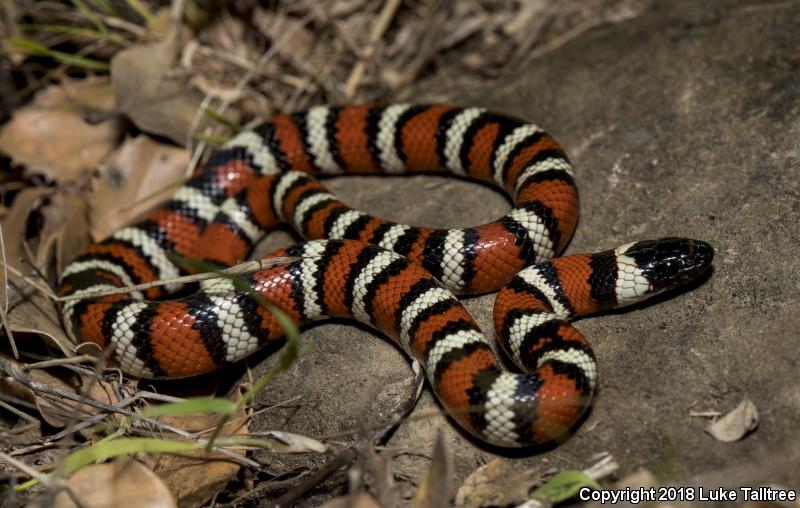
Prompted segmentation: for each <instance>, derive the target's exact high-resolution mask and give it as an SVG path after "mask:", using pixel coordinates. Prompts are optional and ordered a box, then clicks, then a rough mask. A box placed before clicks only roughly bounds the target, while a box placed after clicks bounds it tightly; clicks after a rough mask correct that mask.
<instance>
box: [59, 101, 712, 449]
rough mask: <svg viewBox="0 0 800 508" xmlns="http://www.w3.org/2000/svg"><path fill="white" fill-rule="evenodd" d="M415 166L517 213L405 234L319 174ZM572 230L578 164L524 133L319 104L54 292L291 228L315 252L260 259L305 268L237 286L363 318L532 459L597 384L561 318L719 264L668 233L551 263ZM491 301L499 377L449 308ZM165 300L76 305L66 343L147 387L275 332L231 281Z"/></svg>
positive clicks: (111, 280) (128, 279) (238, 255)
mask: <svg viewBox="0 0 800 508" xmlns="http://www.w3.org/2000/svg"><path fill="white" fill-rule="evenodd" d="M417 172H426V173H430V172H441V173H450V174H455V175H462V176H466V177H470V178H474V179H478V180H482V181H484V182H488V183H490V184H493V185H496V186H499V187H500V188H502V189H503V190H505V191H506V192H508V193H509V194H510V195H511V196H512V197H513V198H514V202H515V206H514V208H513V209H512V210H511V212H509V213H508V214H506V215H505V216H503V217H501V218H500V219H498V220H496V221H493V222H491V223H488V224H484V225H481V226H477V227H472V228H465V229H430V228H421V227H413V226H408V225H403V224H397V223H393V222H390V221H387V220H383V219H379V218H376V217H372V216H370V215H367V214H365V213H361V212H359V211H357V210H353V209H351V208H349V207H347V206H346V205H345V204H343V203H342V202H340V201H339V200H337V199H336V197H334V196H333V195H332V194H330V193H328V192H327V191H326V189H325V188H324V187H323V186H322V185H321V184H320V183H319V182H318V181H317V180H316V178H315V177H314V175H323V176H327V175H339V174H381V173H382V174H402V173H417ZM444 206H446V204H444ZM577 217H578V197H577V190H576V187H575V184H574V181H573V173H572V168H571V166H570V163H569V161H568V159H567V157H566V155H565V154H564V153H563V151H562V150H561V148H560V147H559V145H558V144H557V143H556V141H555V140H554V139H553V138H552V137H550V136H549V135H548V134H546V133H545V132H544V131H543V130H542V129H540V128H539V127H537V126H535V125H532V124H529V123H525V122H521V121H519V120H515V119H512V118H509V117H506V116H502V115H498V114H494V113H491V112H487V111H484V110H482V109H479V108H460V107H456V106H450V105H408V104H393V105H390V106H386V107H374V106H345V107H327V106H321V107H315V108H312V109H310V110H308V111H306V112H301V113H295V114H292V115H281V116H277V117H274V118H272V119H271V120H269V121H267V122H266V123H264V124H262V125H260V126H258V127H256V128H255V129H253V130H248V131H245V132H242V133H240V134H238V135H237V136H236V137H235V138H233V139H232V140H231V141H230V142H229V143H227V145H226V146H225V147H224V148H223V149H222V150H220V151H219V152H217V153H216V154H215V155H213V156H212V158H211V159H210V160H209V162H208V163H207V164H206V166H205V167H204V168H203V169H201V170H199V171H198V172H197V173H196V174H195V176H194V177H192V178H191V179H190V180H189V181H188V182H187V183H186V184H185V185H184V186H183V187H181V188H180V189H179V190H178V191H177V192H176V193H175V195H174V196H173V197H172V199H171V200H170V201H169V202H168V203H167V204H166V205H164V206H163V207H161V208H160V209H158V210H156V211H155V212H153V213H152V214H151V215H150V216H149V217H147V218H146V219H145V220H144V221H143V222H141V223H139V224H137V225H135V226H130V227H126V228H124V229H122V230H120V231H117V232H116V233H114V234H113V235H112V236H111V237H110V238H108V239H106V240H105V241H103V242H101V243H98V244H95V245H92V246H91V247H90V248H89V249H88V250H87V251H86V252H85V253H84V254H83V255H81V256H80V257H78V258H77V259H76V260H75V261H74V262H72V263H71V264H70V265H68V266H67V267H66V269H65V271H64V273H63V274H62V278H61V290H60V291H61V294H62V295H80V294H87V295H91V294H92V293H93V292H96V291H97V290H99V289H105V288H108V287H109V286H112V287H116V286H125V285H131V284H137V283H142V282H147V281H152V280H157V279H170V278H174V277H176V276H178V275H180V274H181V271H180V269H179V268H178V267H177V266H176V265H175V264H173V263H172V262H171V261H170V260H169V258H168V253H170V252H175V253H178V254H181V255H183V256H188V257H191V258H198V259H204V260H209V261H214V262H218V263H224V264H226V265H232V264H234V263H236V262H238V261H241V260H242V259H244V258H245V257H246V256H247V255H248V253H249V251H250V250H251V248H252V246H253V244H254V243H255V242H256V241H257V240H258V239H259V238H260V237H261V236H262V235H263V234H265V233H266V232H267V231H269V230H271V229H273V228H274V227H275V226H276V225H278V224H279V223H281V222H287V223H289V224H290V225H291V226H292V227H294V228H295V229H296V230H297V231H298V232H299V233H301V234H302V235H303V236H304V237H305V238H308V239H318V240H314V241H308V242H306V243H302V244H298V245H296V246H294V247H290V248H287V249H282V250H280V251H277V252H275V253H273V254H270V256H293V257H296V258H297V259H296V260H295V261H293V262H290V263H288V264H284V265H279V266H275V267H272V268H269V269H266V270H263V271H260V272H256V273H253V274H250V275H248V276H246V278H247V279H248V281H249V282H250V284H251V285H252V287H253V288H254V289H255V290H256V291H257V292H259V293H260V294H262V295H263V296H264V297H266V298H267V300H269V301H270V302H271V303H272V304H274V305H275V306H277V307H278V308H280V309H281V310H282V311H283V312H285V313H287V314H288V315H289V316H291V317H292V318H293V319H294V320H296V321H297V322H298V323H303V322H306V321H309V320H311V319H315V318H317V317H320V316H347V317H352V318H355V319H358V320H359V321H362V322H364V323H367V324H370V325H372V326H373V327H375V328H377V329H378V330H380V331H381V332H383V333H385V334H386V335H388V336H389V337H391V338H392V339H394V340H395V341H397V343H398V344H399V345H400V346H401V347H402V348H403V349H404V350H405V351H406V352H407V353H408V354H410V355H412V356H413V357H414V358H416V359H417V360H419V361H420V363H421V364H422V365H423V367H424V368H425V371H426V374H427V377H428V380H429V381H430V384H431V386H432V388H433V390H434V392H435V393H436V395H437V396H438V398H439V400H440V401H441V403H442V405H443V406H444V407H445V408H446V409H447V410H448V411H449V412H450V414H451V415H452V416H453V418H454V419H455V420H456V421H458V422H459V423H460V424H461V425H462V426H463V427H464V428H465V429H466V430H468V431H469V432H471V433H473V434H475V435H476V436H478V437H480V438H481V439H483V440H485V441H487V442H489V443H492V444H495V445H499V446H526V445H530V444H535V443H542V442H546V441H550V440H552V439H555V438H557V437H558V436H560V435H561V434H563V433H564V432H565V431H566V430H568V429H569V428H570V427H571V426H572V425H573V424H574V423H575V422H576V421H577V419H578V418H579V417H580V416H581V414H582V413H583V412H584V410H585V409H586V407H587V406H588V404H589V401H590V398H591V395H592V393H593V390H594V387H595V385H596V383H597V371H596V365H595V359H594V355H593V353H592V350H591V347H590V345H589V343H588V341H587V340H586V339H585V338H584V337H583V335H581V333H580V332H579V331H578V330H576V329H575V328H573V327H572V326H571V325H570V324H569V321H570V320H572V319H574V318H578V317H582V316H585V315H588V314H592V313H595V312H598V311H601V310H606V309H611V308H615V307H619V306H623V305H628V304H631V303H635V302H638V301H641V300H642V299H644V298H646V297H648V296H650V295H652V294H655V293H657V292H660V291H662V290H665V289H669V288H672V287H674V286H676V285H679V284H682V283H684V282H686V281H689V280H692V279H695V278H697V277H698V276H699V275H701V274H702V273H704V272H705V271H706V269H707V268H708V267H709V266H710V263H711V260H712V257H713V250H712V249H711V247H710V246H709V245H708V244H706V243H703V242H700V241H695V240H689V239H679V238H669V239H664V240H658V241H644V242H635V243H630V244H627V245H624V246H622V247H619V248H617V249H615V250H610V251H606V252H600V253H596V254H577V255H571V256H566V257H560V258H554V256H557V255H558V254H559V253H560V252H561V251H562V250H563V248H564V247H565V245H566V244H567V242H568V241H569V239H570V238H571V236H572V233H573V230H574V229H575V225H576V222H577ZM551 258H553V259H551ZM548 260H549V261H548ZM500 288H503V289H502V290H501V291H500V292H499V294H498V296H497V300H496V303H495V313H494V321H495V325H496V330H497V337H498V340H499V342H500V344H501V346H502V349H503V350H504V351H505V352H506V353H507V354H508V356H509V357H510V358H511V359H512V360H513V361H514V362H515V363H516V364H517V365H518V366H519V367H520V369H522V371H523V372H522V373H517V372H510V371H508V370H506V369H504V368H503V367H502V366H501V364H500V362H499V360H498V359H497V358H496V356H495V354H494V353H493V352H492V349H491V348H490V346H489V345H488V343H487V339H486V337H485V336H484V335H483V333H482V332H481V331H480V330H479V329H478V327H477V325H476V324H475V322H474V320H473V319H472V317H470V315H469V314H468V313H467V311H466V310H465V309H464V308H463V307H462V306H461V304H460V303H459V301H458V300H457V298H456V297H455V296H454V293H461V294H468V293H484V292H488V291H494V290H497V289H500ZM177 289H179V288H174V287H169V286H167V287H165V288H163V287H153V288H150V289H148V290H146V291H145V292H144V293H142V292H133V293H130V294H124V295H112V296H105V297H101V298H91V297H87V298H86V299H81V300H70V301H68V302H67V303H66V304H65V305H64V308H63V316H64V320H65V322H66V325H67V328H68V330H69V332H70V334H71V336H72V337H73V338H74V340H76V341H81V340H83V341H90V342H94V343H97V344H99V345H100V346H103V347H109V348H112V349H113V355H114V358H115V359H116V361H118V362H119V364H120V365H121V367H122V369H123V370H124V371H126V372H128V373H129V374H132V375H136V376H142V377H186V376H192V375H197V374H201V373H204V372H208V371H211V370H213V369H216V368H218V367H219V366H221V365H224V364H227V363H231V362H236V361H238V360H240V359H242V358H244V357H245V356H247V355H248V354H250V353H252V352H254V351H256V350H257V349H259V348H261V347H262V346H263V345H264V344H265V343H267V342H269V341H272V340H275V339H278V338H280V337H281V336H282V335H283V331H282V329H281V327H280V325H279V324H278V322H277V320H276V318H275V317H274V316H273V315H271V314H270V313H269V312H268V311H267V310H265V309H264V308H263V307H261V306H259V305H258V304H257V303H256V302H255V301H254V300H253V299H252V298H251V297H250V296H249V295H248V294H247V293H245V292H244V291H242V290H241V289H239V288H237V287H236V286H235V285H234V283H233V282H232V281H230V280H228V279H224V278H222V279H214V280H210V281H205V282H202V283H201V284H200V288H199V291H198V292H196V293H195V294H193V295H191V296H187V297H183V298H178V299H173V300H160V298H163V297H164V296H168V294H169V292H170V291H175V290H177Z"/></svg>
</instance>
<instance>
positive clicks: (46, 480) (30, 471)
mask: <svg viewBox="0 0 800 508" xmlns="http://www.w3.org/2000/svg"><path fill="white" fill-rule="evenodd" d="M0 460H2V461H4V462H6V463H8V464H9V465H10V466H12V467H14V468H15V469H18V470H20V471H22V472H23V473H25V474H26V475H28V476H29V477H31V478H34V479H36V480H38V481H39V483H41V484H42V485H44V486H50V485H52V483H53V482H51V481H50V480H51V478H50V476H49V475H45V474H42V473H40V472H39V471H37V470H35V469H34V468H32V467H30V466H29V465H27V464H25V463H24V462H20V461H19V460H17V459H15V458H14V457H12V456H10V455H7V454H5V453H2V452H0Z"/></svg>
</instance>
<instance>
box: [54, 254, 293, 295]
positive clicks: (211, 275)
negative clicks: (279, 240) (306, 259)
mask: <svg viewBox="0 0 800 508" xmlns="http://www.w3.org/2000/svg"><path fill="white" fill-rule="evenodd" d="M296 259H297V258H294V257H287V256H283V257H276V258H267V259H265V258H261V259H253V260H251V261H245V262H244V263H239V264H238V265H235V266H232V267H230V268H226V269H224V270H220V271H219V272H203V273H196V274H193V275H184V276H182V277H175V278H174V279H165V280H154V281H151V282H145V283H144V284H136V285H134V286H123V287H118V288H110V289H104V290H102V291H95V292H92V293H81V294H74V295H68V296H61V297H58V298H57V300H58V301H61V302H66V301H70V300H82V299H85V298H100V297H103V296H109V295H118V294H125V293H131V292H133V291H146V290H148V289H150V288H153V287H157V286H166V285H171V284H188V283H191V282H197V281H201V280H210V279H219V278H224V277H226V276H233V275H243V274H246V273H252V272H259V271H261V270H266V269H267V268H272V267H274V266H278V265H285V264H287V263H291V262H292V261H295V260H296Z"/></svg>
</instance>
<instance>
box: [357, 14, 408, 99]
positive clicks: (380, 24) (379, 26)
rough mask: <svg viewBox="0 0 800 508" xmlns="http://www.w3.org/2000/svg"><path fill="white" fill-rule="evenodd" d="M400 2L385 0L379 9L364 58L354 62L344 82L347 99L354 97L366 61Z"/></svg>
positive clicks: (362, 75)
mask: <svg viewBox="0 0 800 508" xmlns="http://www.w3.org/2000/svg"><path fill="white" fill-rule="evenodd" d="M401 1H402V0H387V1H386V3H385V4H383V9H381V13H380V16H379V17H378V21H377V22H376V23H375V25H374V26H373V29H372V33H371V34H370V35H369V42H368V44H367V49H366V50H364V56H365V58H361V59H359V60H358V61H357V62H356V64H355V65H354V66H353V68H352V69H351V70H350V76H348V77H347V81H346V82H345V85H344V94H345V96H347V97H348V98H351V99H352V98H353V97H354V96H355V93H356V89H357V88H358V85H359V84H360V83H361V79H362V78H363V77H364V69H365V68H366V60H368V59H370V58H372V54H373V52H374V51H375V44H377V43H378V41H379V40H380V38H381V37H382V36H383V34H384V32H386V30H387V29H388V28H389V24H390V23H391V22H392V19H393V18H394V15H395V13H396V12H397V9H398V7H400V3H401Z"/></svg>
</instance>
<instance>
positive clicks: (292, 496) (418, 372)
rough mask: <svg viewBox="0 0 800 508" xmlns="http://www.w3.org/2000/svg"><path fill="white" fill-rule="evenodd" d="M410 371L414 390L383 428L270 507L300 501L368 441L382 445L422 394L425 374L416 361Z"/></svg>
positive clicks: (334, 459) (313, 474) (366, 437)
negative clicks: (412, 371) (412, 375)
mask: <svg viewBox="0 0 800 508" xmlns="http://www.w3.org/2000/svg"><path fill="white" fill-rule="evenodd" d="M412 369H413V370H414V390H413V392H412V394H411V396H410V397H408V399H406V401H405V402H404V403H403V404H401V405H400V407H398V408H397V410H395V411H394V412H392V414H391V415H390V416H389V418H388V421H387V423H386V424H384V425H383V428H381V429H380V430H378V431H376V432H371V433H368V434H367V435H366V436H365V437H364V438H363V439H361V440H359V441H358V442H356V443H355V444H354V445H352V446H350V447H349V448H347V449H345V450H344V451H343V452H341V453H340V454H339V455H337V456H336V457H334V458H333V459H332V460H331V461H329V462H327V463H326V464H325V465H324V466H322V467H321V468H320V469H318V470H317V471H315V472H314V473H312V474H311V475H310V476H308V477H307V478H306V479H305V480H304V481H303V482H302V483H301V484H300V485H298V486H297V487H294V488H292V489H291V490H289V491H288V492H286V493H285V494H284V495H282V496H281V497H279V498H278V499H277V500H276V501H275V503H274V504H273V505H272V506H273V507H275V508H278V507H283V506H291V505H292V504H293V503H294V502H295V501H297V500H299V499H301V498H302V497H303V496H305V495H306V494H308V493H309V492H310V491H311V490H312V489H314V488H315V487H316V486H317V485H319V484H321V483H322V482H324V481H325V480H326V479H327V478H328V477H329V476H330V475H332V474H333V473H335V472H336V471H338V470H339V468H341V467H343V466H346V465H347V464H350V463H351V462H353V460H355V458H356V457H357V456H358V454H359V453H361V451H362V450H363V448H364V447H365V446H366V444H367V443H366V442H367V440H368V439H371V440H373V441H374V442H378V443H380V444H383V440H384V439H385V438H387V437H388V436H389V434H390V432H391V431H392V430H394V429H395V428H396V427H397V425H399V424H400V422H402V421H403V419H404V418H405V417H406V416H407V415H408V413H409V412H411V410H412V409H414V406H415V405H416V403H417V400H418V399H419V395H420V393H422V387H423V386H424V384H425V374H424V372H423V371H422V368H421V367H420V365H419V363H418V362H417V361H416V360H415V361H414V362H412Z"/></svg>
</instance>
